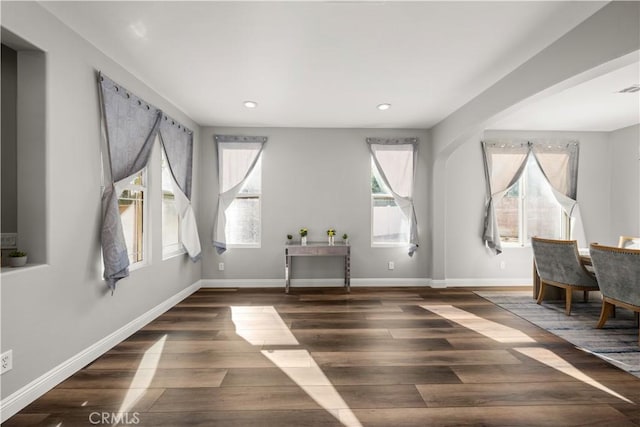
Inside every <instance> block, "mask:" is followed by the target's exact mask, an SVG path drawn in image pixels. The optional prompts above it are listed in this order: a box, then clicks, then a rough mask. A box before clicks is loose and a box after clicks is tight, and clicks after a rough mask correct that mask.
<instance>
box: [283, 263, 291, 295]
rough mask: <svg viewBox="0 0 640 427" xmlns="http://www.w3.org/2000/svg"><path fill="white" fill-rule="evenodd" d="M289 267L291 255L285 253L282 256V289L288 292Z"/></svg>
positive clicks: (289, 284)
mask: <svg viewBox="0 0 640 427" xmlns="http://www.w3.org/2000/svg"><path fill="white" fill-rule="evenodd" d="M290 268H291V257H290V256H288V255H285V257H284V291H285V292H286V293H289V287H290V286H291V276H290V272H289V271H290Z"/></svg>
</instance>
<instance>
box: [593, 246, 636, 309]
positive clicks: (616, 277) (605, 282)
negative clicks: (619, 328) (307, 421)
mask: <svg viewBox="0 0 640 427" xmlns="http://www.w3.org/2000/svg"><path fill="white" fill-rule="evenodd" d="M589 252H590V253H591V261H592V262H593V269H594V270H595V272H596V277H597V278H598V283H599V284H600V292H602V295H604V296H605V297H609V298H613V299H616V300H618V301H622V302H626V303H627V304H633V305H636V306H640V250H638V249H627V248H615V247H613V246H602V245H599V244H597V243H592V244H591V247H590V248H589Z"/></svg>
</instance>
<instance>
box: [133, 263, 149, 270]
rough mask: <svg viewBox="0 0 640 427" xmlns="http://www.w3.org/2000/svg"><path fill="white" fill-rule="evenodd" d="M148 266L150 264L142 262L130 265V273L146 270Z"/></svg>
mask: <svg viewBox="0 0 640 427" xmlns="http://www.w3.org/2000/svg"><path fill="white" fill-rule="evenodd" d="M147 265H149V263H148V262H146V261H140V262H136V263H133V264H129V272H132V271H136V270H140V269H141V268H144V267H146V266H147Z"/></svg>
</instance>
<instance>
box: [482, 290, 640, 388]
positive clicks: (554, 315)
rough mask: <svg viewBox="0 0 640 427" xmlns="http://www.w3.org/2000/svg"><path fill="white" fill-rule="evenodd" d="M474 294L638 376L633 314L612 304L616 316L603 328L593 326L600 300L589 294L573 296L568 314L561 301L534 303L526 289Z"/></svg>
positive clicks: (639, 348)
mask: <svg viewBox="0 0 640 427" xmlns="http://www.w3.org/2000/svg"><path fill="white" fill-rule="evenodd" d="M475 293H476V294H477V295H479V296H481V297H482V298H484V299H487V300H489V301H491V302H492V303H494V304H496V305H498V306H499V307H502V308H504V309H505V310H508V311H510V312H512V313H513V314H515V315H517V316H519V317H521V318H523V319H525V320H527V321H529V322H531V323H533V324H534V325H537V326H539V327H541V328H543V329H545V330H547V331H549V332H551V333H552V334H554V335H557V336H559V337H560V338H563V339H565V340H567V341H569V342H570V343H572V344H574V345H576V346H577V347H580V348H582V349H584V350H586V351H588V352H590V353H593V354H595V355H596V356H598V357H600V358H602V359H604V360H606V361H607V362H609V363H611V364H613V365H615V366H617V367H619V368H621V369H623V370H625V371H627V372H630V373H631V374H633V375H635V376H637V377H640V346H638V326H637V324H636V322H635V318H634V314H633V313H632V312H631V311H629V310H625V309H622V308H619V307H618V308H616V317H615V318H613V317H611V318H609V320H608V321H607V323H606V325H605V326H604V328H603V329H596V324H597V323H598V319H599V318H600V308H601V306H602V303H601V301H600V300H599V299H598V297H597V296H595V295H592V296H591V301H590V302H587V303H584V302H582V299H581V298H575V299H574V302H573V304H572V306H571V316H565V314H564V301H545V302H543V303H542V305H538V304H536V302H535V300H534V299H533V298H532V296H531V290H527V291H524V290H522V291H489V290H487V291H477V292H475Z"/></svg>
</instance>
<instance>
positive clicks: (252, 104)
mask: <svg viewBox="0 0 640 427" xmlns="http://www.w3.org/2000/svg"><path fill="white" fill-rule="evenodd" d="M243 104H244V106H245V107H247V108H256V107H257V106H258V103H257V102H255V101H244V103H243Z"/></svg>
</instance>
